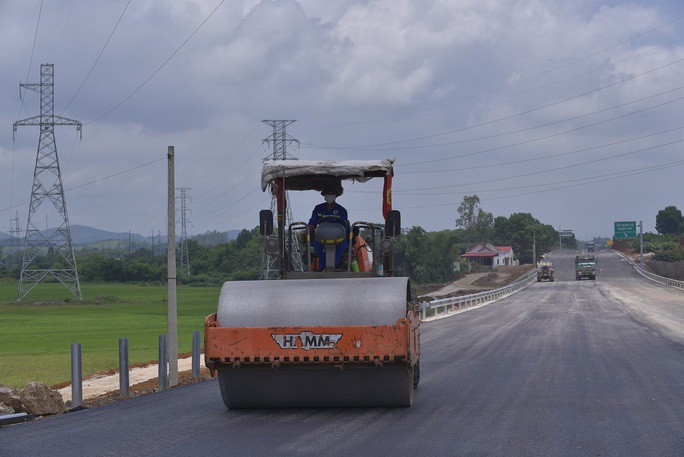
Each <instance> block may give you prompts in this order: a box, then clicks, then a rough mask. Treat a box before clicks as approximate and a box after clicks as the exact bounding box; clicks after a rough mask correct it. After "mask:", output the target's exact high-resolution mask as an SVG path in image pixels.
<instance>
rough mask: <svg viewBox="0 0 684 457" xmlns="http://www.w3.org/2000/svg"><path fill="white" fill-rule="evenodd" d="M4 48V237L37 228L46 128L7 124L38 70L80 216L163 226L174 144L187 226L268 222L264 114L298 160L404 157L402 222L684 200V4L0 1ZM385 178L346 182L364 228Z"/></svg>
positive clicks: (399, 170) (297, 199)
mask: <svg viewBox="0 0 684 457" xmlns="http://www.w3.org/2000/svg"><path fill="white" fill-rule="evenodd" d="M0 41H1V42H3V43H4V44H5V45H4V46H3V52H2V53H0V70H1V71H0V126H4V127H3V128H0V186H2V190H1V191H0V199H1V201H0V210H2V211H0V230H2V231H7V230H8V229H9V226H10V220H11V219H12V218H14V217H15V215H16V212H17V211H18V215H19V219H20V225H21V227H22V228H24V227H25V225H26V218H27V214H28V205H27V202H28V200H29V196H30V193H31V184H32V177H33V168H34V164H35V157H36V149H37V144H38V133H39V132H38V128H37V127H20V128H19V131H18V132H17V136H16V141H15V142H13V140H12V124H13V122H14V121H16V120H17V119H22V118H26V117H30V116H34V115H36V114H38V113H39V97H38V95H37V94H35V93H33V92H24V93H23V104H22V102H21V101H20V100H19V83H20V82H39V79H40V64H41V63H53V64H54V65H55V83H56V87H55V113H56V114H62V115H63V116H67V117H69V118H72V119H77V120H79V121H81V122H82V123H83V139H82V140H80V141H79V140H78V137H77V136H76V131H75V128H74V127H68V126H63V127H57V128H56V131H57V148H58V151H59V158H60V165H61V168H62V172H63V175H64V187H65V190H66V200H67V205H68V212H69V218H70V222H71V224H72V225H73V224H79V225H90V226H93V227H97V228H101V229H106V230H112V231H127V230H132V231H133V232H137V233H140V234H143V235H149V234H150V233H151V231H153V230H154V232H155V233H156V231H157V230H159V231H161V233H165V232H166V229H165V227H166V162H165V155H166V149H167V146H168V145H174V146H175V148H176V186H177V187H188V188H190V190H189V191H188V195H189V196H190V197H191V198H192V200H191V201H189V207H190V209H191V211H192V214H191V215H190V216H189V220H190V221H191V223H192V225H191V226H189V232H190V233H193V234H195V233H203V232H205V231H207V230H213V229H216V230H228V229H236V228H245V227H249V228H251V227H253V226H255V225H257V219H258V210H259V209H262V208H268V206H269V202H270V200H269V196H268V195H267V194H264V193H262V192H261V190H260V188H259V171H260V164H261V160H262V158H264V157H266V156H267V155H269V152H270V151H269V150H268V147H267V146H266V145H263V144H262V139H264V138H266V137H268V136H269V135H270V134H271V130H270V127H268V126H267V125H265V124H262V122H261V120H262V119H296V120H297V122H295V123H294V124H292V125H290V126H289V127H288V133H289V134H290V135H291V136H292V137H293V138H297V139H298V140H299V141H300V147H299V148H297V147H296V145H292V146H291V147H290V149H289V153H290V154H292V155H293V156H295V157H298V158H301V159H318V158H325V159H366V158H367V159H379V158H386V157H389V158H392V157H396V168H395V170H396V175H395V181H394V204H395V208H396V209H400V210H402V219H403V225H404V226H412V225H421V226H423V227H424V228H426V229H428V230H439V229H445V228H454V220H455V218H456V208H457V207H458V204H459V203H460V202H461V200H462V199H463V196H464V195H472V194H477V195H478V196H479V197H480V199H481V202H482V207H483V209H485V210H486V211H490V212H492V213H493V214H494V215H495V216H498V215H505V216H508V215H509V214H511V213H513V212H530V213H532V215H533V216H535V217H536V218H537V219H539V220H541V221H542V222H544V223H547V224H552V225H553V226H555V227H556V228H563V229H573V230H574V231H575V233H576V235H577V236H578V237H579V238H582V239H584V238H588V237H592V236H602V235H603V236H605V235H610V234H611V233H612V229H613V222H614V221H619V220H640V219H643V220H644V224H645V230H647V231H653V230H654V226H655V215H656V213H657V211H658V210H660V209H662V208H664V207H665V206H668V205H676V206H678V207H680V208H682V207H684V201H683V200H682V199H683V198H684V197H682V196H683V195H684V179H682V176H684V154H682V152H681V151H682V150H683V149H684V3H682V2H680V1H676V0H672V1H659V2H622V1H604V2H597V1H594V0H574V1H572V2H568V1H565V0H557V1H556V0H544V1H542V0H452V1H438V0H434V1H430V0H421V1H415V0H413V1H412V0H378V1H361V0H359V1H350V0H326V1H321V0H299V1H295V0H225V1H224V2H221V1H220V0H201V1H180V0H166V1H163V2H160V1H153V0H131V1H128V0H106V1H105V0H88V1H85V0H44V1H39V0H0ZM381 187H382V183H381V182H380V181H377V182H373V181H371V182H369V183H366V184H361V185H359V184H354V185H351V184H349V185H347V186H346V187H345V194H344V195H343V196H342V197H341V198H340V200H339V201H340V203H342V204H343V205H344V206H346V207H347V209H348V210H349V214H350V219H353V220H372V221H377V220H380V218H381V217H380V204H381V200H380V198H381V197H380V190H381ZM292 198H293V210H294V218H295V219H297V220H303V219H307V218H308V217H309V215H310V211H311V208H312V207H313V205H315V204H316V203H318V202H319V201H321V197H320V196H319V195H317V194H315V193H313V192H308V193H305V192H297V193H294V194H293V195H292ZM47 215H48V219H49V220H48V221H47V224H48V225H50V226H52V225H54V223H55V222H53V223H52V224H51V221H56V220H57V217H56V213H55V212H54V211H48V212H47ZM42 217H43V218H45V216H42Z"/></svg>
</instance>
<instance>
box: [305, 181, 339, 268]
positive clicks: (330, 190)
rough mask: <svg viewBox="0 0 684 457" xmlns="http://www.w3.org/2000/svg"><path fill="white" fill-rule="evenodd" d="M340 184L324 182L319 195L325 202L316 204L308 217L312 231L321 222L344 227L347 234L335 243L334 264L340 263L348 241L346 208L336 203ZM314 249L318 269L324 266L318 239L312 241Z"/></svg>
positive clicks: (321, 245) (322, 250) (322, 252)
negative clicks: (338, 242)
mask: <svg viewBox="0 0 684 457" xmlns="http://www.w3.org/2000/svg"><path fill="white" fill-rule="evenodd" d="M342 192H343V189H342V186H340V185H339V184H338V185H334V184H326V185H325V186H324V187H323V190H322V191H321V195H322V196H323V198H324V199H325V203H321V204H320V205H316V207H315V208H314V209H313V212H312V213H311V219H309V230H311V231H313V230H315V229H316V227H318V224H320V223H321V222H336V223H338V224H340V225H342V226H343V227H344V229H345V230H346V233H347V235H346V236H345V238H344V240H343V241H342V243H340V244H338V245H337V248H336V249H335V266H337V264H339V263H340V258H342V254H343V253H344V252H345V251H346V249H347V246H348V245H349V242H348V241H347V240H348V238H349V220H348V216H347V210H346V209H344V207H343V206H342V205H340V204H339V203H336V202H335V200H336V199H337V197H339V196H340V195H342ZM314 249H315V250H316V255H318V265H319V268H320V269H323V267H324V266H325V249H324V248H323V244H322V243H321V242H319V241H316V242H315V243H314Z"/></svg>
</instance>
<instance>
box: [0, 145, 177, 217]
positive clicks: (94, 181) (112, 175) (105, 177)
mask: <svg viewBox="0 0 684 457" xmlns="http://www.w3.org/2000/svg"><path fill="white" fill-rule="evenodd" d="M162 160H166V156H164V157H160V158H159V159H155V160H151V161H149V162H146V163H143V164H140V165H136V166H135V167H132V168H128V169H126V170H123V171H119V172H117V173H113V174H111V175H107V176H103V177H101V178H98V179H95V180H93V181H89V182H86V183H83V184H79V185H77V186H72V187H67V188H65V189H64V191H65V192H66V191H71V190H75V189H80V188H81V187H86V186H90V185H92V184H96V183H98V182H101V181H104V180H106V179H110V178H113V177H115V176H120V175H123V174H125V173H129V172H131V171H134V170H138V169H139V168H143V167H146V166H148V165H152V164H153V163H157V162H161V161H162ZM28 204H29V202H23V203H17V204H16V205H10V206H8V207H6V208H0V212H3V211H9V210H12V209H15V208H19V207H22V206H26V205H28Z"/></svg>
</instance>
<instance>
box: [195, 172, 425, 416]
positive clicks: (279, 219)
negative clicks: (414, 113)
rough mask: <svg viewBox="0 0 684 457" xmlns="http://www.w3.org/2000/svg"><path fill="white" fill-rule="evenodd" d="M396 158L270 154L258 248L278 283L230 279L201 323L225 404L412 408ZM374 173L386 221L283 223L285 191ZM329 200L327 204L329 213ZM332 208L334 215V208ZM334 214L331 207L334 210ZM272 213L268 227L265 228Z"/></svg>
mask: <svg viewBox="0 0 684 457" xmlns="http://www.w3.org/2000/svg"><path fill="white" fill-rule="evenodd" d="M393 164H394V160H393V159H385V160H347V161H308V160H287V161H285V160H268V161H266V162H265V163H264V165H263V169H262V176H261V178H262V179H261V181H262V182H261V184H262V190H263V191H269V192H271V193H272V195H273V196H274V202H275V205H276V208H275V209H276V210H277V214H276V215H275V216H276V217H274V214H273V211H272V210H262V211H261V212H260V216H259V228H260V233H261V235H262V237H263V238H264V255H265V256H266V257H265V259H267V260H268V262H269V265H273V268H274V269H275V270H276V273H277V274H276V275H272V276H274V277H275V279H273V280H272V279H268V277H269V276H268V275H266V276H265V277H264V278H263V279H261V280H258V281H228V282H226V283H225V284H224V285H223V287H222V288H221V294H220V297H219V303H218V309H217V312H216V313H214V314H211V315H209V316H208V317H207V318H206V319H205V323H204V344H205V348H204V349H205V364H206V366H207V367H208V368H209V370H210V372H211V374H212V376H217V377H218V381H219V386H220V391H221V396H222V397H223V402H224V403H225V405H226V407H228V408H299V407H386V406H411V404H412V402H413V391H414V389H415V388H416V387H417V386H418V382H419V380H420V319H419V309H418V302H417V299H416V297H415V294H414V293H413V292H412V290H411V285H410V283H409V280H408V278H405V277H397V276H394V268H393V253H394V245H395V238H396V237H397V236H398V235H399V234H400V232H401V216H400V213H399V211H397V210H394V209H392V198H391V195H392V193H391V186H392V177H393V174H394V170H393ZM373 178H383V180H384V185H383V191H382V206H381V209H382V216H383V219H384V220H383V222H381V223H371V222H365V221H357V222H354V223H349V221H348V220H342V219H339V218H338V219H337V220H335V219H332V220H329V219H327V218H323V219H321V220H320V221H318V220H317V221H316V222H314V223H312V221H314V219H315V214H316V212H315V210H314V214H313V215H312V219H311V220H310V221H309V222H308V223H307V222H289V223H288V222H287V218H286V214H287V205H288V204H289V201H288V199H289V198H290V195H292V193H293V192H292V191H317V192H330V191H329V190H326V189H331V188H332V189H338V192H337V193H336V194H337V195H340V194H341V192H342V191H343V187H342V185H343V183H346V182H352V181H355V182H361V183H363V182H367V181H369V180H370V179H373ZM332 207H333V206H330V208H332ZM333 212H334V211H333ZM336 214H337V213H336ZM274 219H275V221H276V223H274Z"/></svg>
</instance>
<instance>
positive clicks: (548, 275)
mask: <svg viewBox="0 0 684 457" xmlns="http://www.w3.org/2000/svg"><path fill="white" fill-rule="evenodd" d="M542 279H547V280H549V281H553V280H554V279H553V264H552V263H551V262H550V261H548V260H542V261H541V262H539V263H538V264H537V282H541V281H542Z"/></svg>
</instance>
